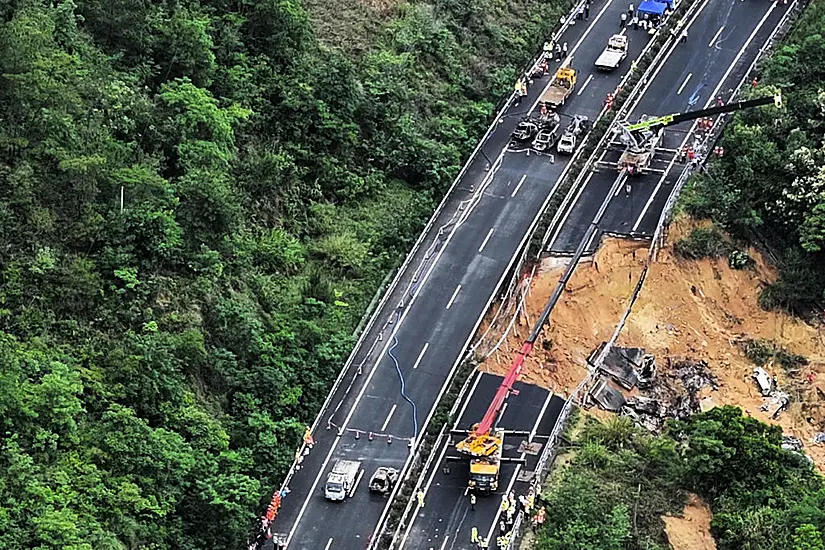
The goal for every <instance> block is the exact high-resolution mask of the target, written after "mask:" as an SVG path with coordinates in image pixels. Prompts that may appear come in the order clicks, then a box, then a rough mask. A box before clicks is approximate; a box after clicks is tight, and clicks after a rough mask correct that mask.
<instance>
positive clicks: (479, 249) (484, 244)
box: [478, 227, 496, 252]
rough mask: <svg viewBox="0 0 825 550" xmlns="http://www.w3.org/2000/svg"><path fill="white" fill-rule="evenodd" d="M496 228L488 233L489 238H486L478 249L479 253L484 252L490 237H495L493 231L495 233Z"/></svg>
mask: <svg viewBox="0 0 825 550" xmlns="http://www.w3.org/2000/svg"><path fill="white" fill-rule="evenodd" d="M495 229H496V228H495V227H491V228H490V231H488V232H487V236H486V237H484V240H483V241H482V242H481V246H479V247H478V251H479V252H481V251H482V250H484V247H485V246H487V241H489V240H490V237H492V236H493V231H495Z"/></svg>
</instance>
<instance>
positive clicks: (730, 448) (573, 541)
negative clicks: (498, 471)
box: [537, 407, 825, 550]
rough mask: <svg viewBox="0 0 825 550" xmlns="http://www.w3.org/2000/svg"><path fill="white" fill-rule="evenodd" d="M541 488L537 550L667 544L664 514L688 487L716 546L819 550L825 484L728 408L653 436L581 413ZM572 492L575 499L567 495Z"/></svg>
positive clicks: (771, 431)
mask: <svg viewBox="0 0 825 550" xmlns="http://www.w3.org/2000/svg"><path fill="white" fill-rule="evenodd" d="M576 443H577V448H576V450H575V453H574V458H573V459H572V460H571V461H570V463H569V464H568V466H566V467H565V468H564V469H563V470H562V471H561V472H560V473H559V474H558V475H557V477H556V478H555V479H554V480H553V481H552V482H551V484H550V488H549V489H548V491H547V492H546V494H544V495H543V497H544V499H545V500H546V501H547V506H548V509H549V510H550V511H551V512H550V513H549V514H547V522H546V523H545V526H544V528H543V529H541V530H539V532H538V543H537V548H538V549H539V550H637V549H638V550H665V549H666V548H668V547H669V546H668V544H667V539H666V536H665V533H664V522H663V521H662V519H661V515H662V514H667V513H678V512H679V511H680V510H681V508H682V506H683V505H684V502H685V496H686V492H687V491H691V492H694V493H696V494H698V495H699V496H701V497H702V498H704V499H705V500H706V502H708V503H709V504H710V506H711V509H712V511H713V520H712V524H711V526H712V531H713V534H714V537H715V538H716V540H717V545H718V548H719V550H822V549H823V548H825V539H823V533H825V484H823V480H822V478H821V476H819V475H818V474H816V473H815V472H814V471H813V469H812V466H811V464H810V462H809V461H808V460H807V459H806V458H805V457H803V456H802V455H801V454H799V453H795V452H792V451H786V450H783V449H782V448H781V443H782V432H781V429H780V428H779V427H777V426H768V425H767V424H763V423H761V422H759V421H758V420H755V419H753V418H751V417H747V416H743V415H742V411H741V410H740V409H737V408H733V407H722V408H715V409H712V410H711V411H709V412H707V413H702V414H698V415H695V416H693V417H691V418H690V419H688V420H687V421H684V422H673V423H672V424H670V425H669V428H668V430H667V433H665V434H664V435H661V436H653V435H651V434H649V433H648V432H646V431H644V430H642V429H641V428H637V427H634V425H633V424H632V422H631V421H630V420H629V419H627V418H613V419H611V420H609V421H607V422H605V423H600V422H596V421H594V420H592V419H589V422H588V423H587V424H586V425H585V427H584V428H583V429H582V430H581V433H580V434H579V435H578V436H577V437H576ZM571 495H575V498H571Z"/></svg>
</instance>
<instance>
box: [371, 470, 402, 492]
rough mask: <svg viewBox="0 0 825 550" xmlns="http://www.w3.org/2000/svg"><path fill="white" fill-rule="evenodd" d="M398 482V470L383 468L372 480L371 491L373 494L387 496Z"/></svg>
mask: <svg viewBox="0 0 825 550" xmlns="http://www.w3.org/2000/svg"><path fill="white" fill-rule="evenodd" d="M397 481H398V470H396V469H395V468H388V467H386V466H381V467H379V468H378V469H377V470H375V473H373V474H372V477H371V478H370V491H372V492H373V493H381V494H387V493H389V492H390V491H391V490H392V488H393V487H394V486H395V483H396V482H397Z"/></svg>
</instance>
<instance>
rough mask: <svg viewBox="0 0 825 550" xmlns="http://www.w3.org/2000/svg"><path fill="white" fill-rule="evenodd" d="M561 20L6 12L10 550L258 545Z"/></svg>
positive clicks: (298, 5)
mask: <svg viewBox="0 0 825 550" xmlns="http://www.w3.org/2000/svg"><path fill="white" fill-rule="evenodd" d="M565 4H566V3H565V1H564V0H513V1H511V2H506V3H505V2H499V1H497V0H430V1H411V2H409V3H407V2H366V1H364V2H363V3H362V2H359V1H355V0H349V1H347V2H341V3H338V2H322V1H315V0H313V1H306V2H304V3H302V2H301V1H300V0H236V1H234V2H228V1H225V0H201V1H198V0H171V1H165V2H161V1H158V0H155V1H151V2H150V1H148V0H119V1H111V0H74V1H72V0H67V1H61V2H42V1H34V0H7V1H4V2H0V330H2V333H0V422H2V436H0V437H2V445H0V471H2V472H3V473H2V474H0V533H2V535H0V549H3V550H5V549H9V550H11V549H15V550H16V549H32V548H36V549H46V548H61V549H63V550H86V549H89V550H91V549H94V550H107V549H112V550H114V549H122V548H130V549H131V548H146V549H157V550H160V549H167V548H168V549H174V550H187V549H193V550H194V549H198V550H208V549H216V550H217V549H220V550H226V549H229V548H236V547H239V546H241V545H242V544H243V542H244V540H245V536H246V534H247V532H248V529H249V528H250V526H251V520H252V518H253V517H254V516H255V515H256V514H259V513H260V512H261V511H262V507H261V500H260V499H261V498H265V499H266V498H268V496H269V493H270V492H271V490H272V488H273V487H274V486H275V485H276V484H277V482H278V480H279V476H282V475H283V473H284V471H285V469H286V467H287V465H288V463H289V462H290V461H291V459H292V455H293V453H294V449H295V447H296V445H297V442H298V440H299V438H300V436H301V434H302V432H303V426H304V423H306V422H309V421H311V419H312V418H313V417H314V415H315V413H316V412H317V408H318V407H319V405H320V403H321V402H322V401H323V399H324V397H325V395H326V392H327V389H328V387H329V386H330V384H331V382H332V380H333V379H334V378H335V376H336V375H337V373H338V371H339V369H340V367H341V365H342V363H343V360H344V358H345V357H346V355H347V353H348V351H349V348H350V347H351V345H352V343H353V339H352V332H353V329H354V328H355V326H356V325H357V323H358V320H359V319H360V317H361V316H362V314H363V312H364V310H365V308H366V305H367V303H368V302H369V301H370V299H371V298H372V296H373V294H374V292H375V291H376V289H377V288H378V287H379V285H380V282H381V280H382V279H383V278H384V276H385V275H386V273H387V272H388V271H389V270H391V269H392V268H393V266H395V265H397V264H398V263H399V260H400V259H401V257H402V256H403V254H404V253H405V251H406V250H407V249H408V248H409V246H410V244H411V243H412V241H413V240H414V238H415V236H416V235H417V233H418V231H419V230H420V228H421V227H422V226H423V224H424V222H425V221H426V219H427V217H428V216H429V214H430V212H431V211H432V210H433V208H434V206H435V204H436V203H437V201H438V200H439V199H440V196H441V195H442V194H443V192H444V191H445V189H446V188H447V186H448V185H449V183H450V181H451V179H452V177H453V176H454V175H455V173H456V172H457V170H458V167H459V164H460V162H461V161H462V159H463V158H464V157H465V156H466V155H467V154H468V152H469V150H470V149H471V148H472V147H473V146H474V144H475V141H476V140H477V138H478V137H479V136H480V135H481V133H482V132H483V130H484V128H485V126H486V124H487V122H488V120H489V115H490V114H491V112H492V110H493V107H494V104H495V103H496V102H497V101H498V99H499V98H500V97H501V96H502V95H503V94H504V93H505V92H508V91H509V90H510V89H511V86H512V82H513V81H514V80H515V75H516V72H517V70H518V67H520V66H521V65H522V64H523V63H524V62H525V61H526V60H527V59H528V58H529V57H530V56H531V54H532V52H533V51H535V50H536V49H537V48H538V45H539V44H540V43H541V41H542V40H543V39H544V38H545V36H546V34H547V32H548V29H549V28H551V27H552V26H553V24H554V23H555V22H557V21H558V17H559V13H560V11H561V10H563V9H564V8H565V7H566V5H565ZM334 5H340V6H341V8H340V12H335V11H334V9H333V8H334ZM338 14H340V15H341V25H342V26H341V27H336V26H335V25H332V24H331V23H332V21H330V18H331V17H332V18H334V17H336V15H338ZM342 29H344V31H342Z"/></svg>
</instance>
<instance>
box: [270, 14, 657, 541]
mask: <svg viewBox="0 0 825 550" xmlns="http://www.w3.org/2000/svg"><path fill="white" fill-rule="evenodd" d="M624 9H626V3H625V2H624V1H623V0H622V1H619V0H612V1H608V2H604V1H602V2H594V4H593V7H592V9H591V13H590V19H589V20H588V21H580V22H578V23H577V24H576V25H575V26H572V27H570V28H569V29H568V31H566V33H565V35H564V36H563V37H562V41H567V42H568V45H569V48H570V55H571V56H572V59H571V62H570V64H571V66H573V67H574V68H576V69H577V70H578V71H579V74H578V85H577V89H576V91H574V93H573V94H572V95H571V96H570V97H569V98H568V100H567V102H566V104H565V105H564V106H563V107H562V108H561V110H560V111H561V114H562V115H563V123H564V121H565V120H569V118H567V117H572V116H573V115H575V114H584V115H586V116H588V117H590V118H591V119H593V118H595V116H596V115H597V114H598V113H599V112H600V110H601V103H602V100H603V98H604V97H605V96H606V95H607V93H609V92H610V91H612V90H613V89H614V88H615V87H616V85H617V84H618V82H619V80H620V79H621V77H622V75H623V74H624V72H626V70H627V69H628V68H629V67H630V62H631V60H632V59H634V58H635V57H636V56H638V54H639V52H640V51H641V50H642V48H643V47H644V44H645V43H646V40H647V36H644V35H642V34H641V33H639V35H638V36H634V37H631V39H630V53H629V55H628V59H626V60H625V61H624V65H623V66H622V67H620V69H619V70H617V71H614V72H611V73H596V72H595V71H594V68H593V62H594V61H595V59H596V57H597V56H598V54H599V53H601V51H602V49H603V48H604V46H605V44H606V43H607V40H608V38H609V37H610V36H611V35H612V34H613V33H615V32H618V31H619V23H618V22H619V14H620V13H621V12H622V11H623V10H624ZM557 65H558V64H557V63H553V64H552V67H553V69H555V67H556V66H557ZM591 76H592V78H591ZM548 82H549V78H548V77H544V78H542V79H540V80H537V81H536V82H534V83H533V84H532V85H531V86H530V89H529V94H528V96H527V97H526V98H525V99H524V100H523V101H522V102H521V105H518V106H513V107H510V109H509V110H508V111H507V112H506V113H505V115H504V116H503V117H502V119H501V122H500V124H498V126H497V128H496V130H495V131H494V132H493V133H492V134H491V135H490V137H489V138H488V139H487V141H486V142H485V144H484V145H483V148H482V150H483V151H484V153H485V154H484V155H478V156H477V157H476V159H475V160H474V161H473V163H472V164H471V165H470V166H469V168H468V169H467V170H466V172H465V174H464V176H463V178H462V180H461V181H460V182H459V184H458V185H457V186H456V188H455V189H454V191H453V193H452V194H451V196H450V197H449V199H448V201H447V203H446V206H445V208H444V209H443V211H442V212H441V214H440V215H439V218H438V219H437V220H436V222H435V223H434V224H433V230H432V231H430V232H428V233H427V234H426V235H425V238H424V240H423V243H422V245H421V247H420V248H419V249H418V251H417V252H416V254H415V256H414V257H413V258H412V260H411V261H410V267H409V268H408V269H407V270H405V271H404V272H403V273H402V275H401V277H400V279H399V282H398V284H397V285H396V286H395V287H394V288H393V289H392V290H390V295H389V296H388V299H387V300H386V303H385V305H384V307H382V308H381V309H380V310H379V312H378V317H377V320H376V322H375V324H374V326H373V328H372V329H371V330H370V331H369V332H368V333H367V335H366V337H365V338H364V340H363V344H362V345H361V346H360V347H359V348H358V349H357V350H356V352H355V355H354V361H353V363H352V365H351V366H350V367H349V370H348V371H347V373H346V374H345V377H344V379H343V383H342V384H341V385H340V386H339V387H338V388H337V389H336V391H335V393H334V394H333V396H332V399H331V401H330V405H329V407H327V409H325V411H324V412H323V416H322V421H321V422H320V425H319V427H318V429H317V430H316V431H315V433H314V436H315V446H314V448H313V450H312V452H311V453H310V454H309V456H307V457H306V458H305V459H304V460H303V462H302V465H301V470H300V471H298V472H297V473H296V474H295V476H294V477H293V479H292V480H291V482H290V485H289V489H290V493H289V494H288V495H287V496H286V497H285V498H284V500H283V503H282V507H281V511H280V514H279V517H278V518H277V519H276V521H275V523H274V524H273V527H272V530H273V531H274V532H276V533H284V534H287V536H288V540H289V545H288V548H290V549H293V548H296V549H297V548H300V549H307V550H318V549H323V550H332V549H335V550H337V549H347V550H349V549H353V550H355V549H358V550H362V549H363V548H365V547H367V545H368V544H369V539H370V537H371V535H372V533H373V531H374V530H375V527H376V525H377V524H378V522H379V519H380V518H381V516H382V513H383V511H384V509H385V507H386V506H387V501H386V499H385V498H381V497H377V496H374V495H370V494H369V493H368V491H367V490H366V481H365V480H362V481H361V485H360V486H359V487H358V490H357V491H356V492H355V494H354V496H353V497H352V498H351V499H348V500H346V501H344V502H339V503H333V502H329V501H327V500H325V499H324V497H323V484H324V481H325V478H326V474H327V473H328V472H329V471H330V470H331V468H332V466H333V464H334V462H335V461H336V460H339V459H354V460H360V461H361V462H362V467H363V468H364V471H365V472H364V478H365V479H368V478H369V476H370V475H371V474H372V472H373V471H374V470H375V468H377V467H378V466H384V465H386V466H393V467H396V468H399V469H400V468H402V467H403V466H404V464H405V463H406V461H407V459H408V457H409V456H410V448H408V446H407V441H408V440H409V439H410V438H414V437H415V436H416V434H417V433H419V432H420V431H421V430H422V429H423V427H424V425H425V423H426V422H427V420H428V418H429V415H430V412H431V411H432V409H433V408H434V406H435V404H436V403H437V401H438V399H439V397H440V395H441V392H442V390H443V388H444V387H445V385H446V383H447V382H448V381H449V378H450V376H451V373H452V371H453V370H454V368H455V366H456V365H457V363H458V361H459V360H460V358H461V356H462V354H463V352H464V350H465V348H466V346H467V344H468V343H469V340H470V338H471V337H472V335H473V334H474V333H475V330H476V328H477V326H478V323H479V321H480V319H481V316H482V315H483V314H484V312H485V311H486V309H487V307H488V305H489V303H490V302H491V300H492V299H493V297H494V294H495V292H496V289H497V288H498V287H499V286H500V285H501V282H502V281H503V280H504V278H505V277H506V275H507V272H508V271H509V269H510V267H511V265H512V263H513V261H514V259H515V256H516V254H517V253H518V250H519V249H520V248H521V246H522V245H523V243H524V241H525V239H526V236H527V234H528V232H529V229H530V227H531V224H532V223H533V221H534V220H535V218H536V217H537V216H538V214H539V212H540V211H541V209H542V207H543V205H544V204H545V203H546V201H547V200H548V198H549V197H550V196H551V195H552V194H553V193H554V192H555V190H556V187H557V182H558V181H559V179H560V176H561V175H562V173H563V172H564V170H565V169H566V167H567V164H568V162H567V158H566V157H562V156H558V155H556V156H555V159H554V158H553V157H551V156H548V155H537V154H535V153H533V154H528V152H525V151H522V152H507V144H508V142H509V136H510V133H511V132H512V130H513V129H514V127H515V125H516V124H517V122H518V120H519V118H520V117H521V116H523V115H525V114H526V113H528V112H529V111H530V110H531V108H532V109H535V105H536V102H537V100H538V97H539V96H540V94H541V92H542V90H543V88H544V87H545V85H546V84H547V83H548ZM485 157H486V158H485ZM488 158H489V159H490V161H492V166H490V165H489V163H488V162H487V159H488ZM439 229H441V230H439ZM390 321H392V322H391V324H387V323H388V322H390ZM379 334H380V336H381V339H380V341H378V339H379ZM376 341H378V345H377V346H372V344H373V343H374V342H376ZM359 367H360V368H359ZM402 379H403V388H404V395H402V394H401V389H402V382H401V380H402ZM350 382H352V383H350ZM405 396H406V397H405ZM413 404H414V405H413ZM483 406H486V404H484V405H483ZM327 426H329V427H330V428H331V429H325V428H326V427H327ZM356 431H357V432H358V433H359V434H361V435H360V438H358V439H356V437H355V433H356ZM369 432H373V433H376V434H379V435H377V436H376V438H375V439H374V440H373V441H370V440H369V438H368V436H367V434H368V433H369ZM387 435H392V436H393V437H394V439H393V443H391V444H388V443H387V441H386V437H387ZM267 547H268V548H271V547H272V545H271V543H270V544H269V545H268V546H266V545H265V548H267Z"/></svg>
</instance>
